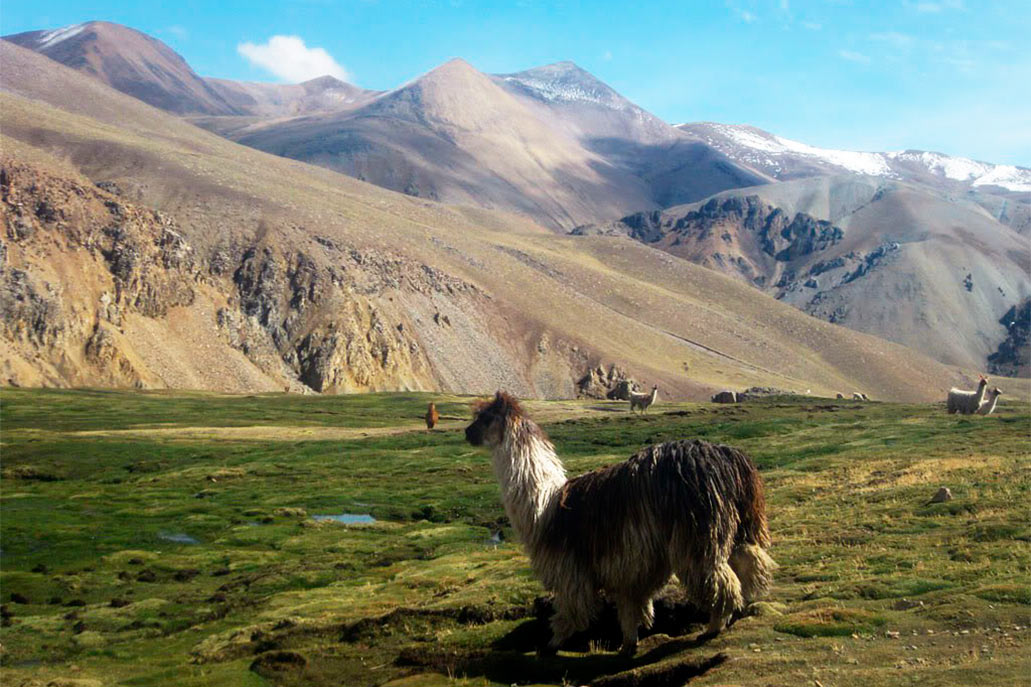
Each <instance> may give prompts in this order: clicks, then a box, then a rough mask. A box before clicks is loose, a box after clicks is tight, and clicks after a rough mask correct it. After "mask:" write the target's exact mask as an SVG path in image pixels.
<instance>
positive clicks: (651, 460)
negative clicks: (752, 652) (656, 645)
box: [465, 391, 776, 655]
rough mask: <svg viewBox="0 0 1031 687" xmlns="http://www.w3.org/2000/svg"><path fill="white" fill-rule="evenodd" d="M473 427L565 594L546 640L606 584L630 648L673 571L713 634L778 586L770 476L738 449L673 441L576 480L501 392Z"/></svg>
mask: <svg viewBox="0 0 1031 687" xmlns="http://www.w3.org/2000/svg"><path fill="white" fill-rule="evenodd" d="M465 437H466V440H467V441H468V442H469V443H470V444H472V445H474V446H481V445H482V446H486V447H487V448H489V449H490V450H491V462H492V464H493V467H494V473H495V475H496V476H497V479H498V482H499V483H500V485H501V496H502V501H503V503H504V506H505V513H506V514H507V515H508V519H509V520H510V521H511V523H512V527H513V528H514V529H515V532H516V534H517V535H518V536H519V539H520V540H521V541H522V542H523V545H524V546H525V547H526V549H527V552H528V554H529V557H530V561H531V565H532V567H533V570H534V573H535V574H536V576H537V577H538V579H539V580H540V581H541V583H542V584H543V585H544V587H545V588H546V589H548V590H549V591H551V592H553V593H554V595H555V609H556V610H555V614H554V616H552V619H551V629H552V637H551V641H550V642H549V644H548V651H556V650H557V649H558V647H559V646H560V645H561V644H562V642H563V641H565V640H566V639H567V638H569V636H570V635H572V634H573V633H574V632H577V631H579V630H582V629H584V628H586V627H587V626H588V625H589V624H590V622H591V620H592V619H593V618H594V617H595V616H596V614H597V613H598V611H599V610H600V606H601V602H602V599H601V596H600V594H601V593H602V592H604V595H605V598H606V599H608V600H610V601H612V602H614V603H615V605H616V609H617V612H618V615H619V622H620V627H621V629H622V633H623V643H622V646H621V649H620V651H621V653H623V654H624V655H633V653H634V652H635V651H636V648H637V637H638V630H639V628H640V627H641V626H642V625H644V626H645V627H648V626H650V625H651V623H652V620H653V619H654V613H653V608H652V599H653V598H654V596H655V594H656V593H657V592H658V591H659V590H660V589H661V588H662V587H663V586H664V585H665V584H666V582H667V581H669V579H670V577H671V576H672V575H673V574H674V573H676V575H677V577H678V579H679V580H680V583H681V584H682V585H684V586H685V588H686V589H687V590H688V592H689V593H690V595H691V597H692V599H693V600H694V601H695V602H696V603H698V604H699V605H700V606H702V607H703V608H708V609H709V610H710V616H709V624H708V628H707V630H706V632H705V635H706V636H713V635H715V634H717V633H719V632H720V631H721V630H722V629H723V628H724V627H726V626H727V624H728V622H729V621H731V620H732V618H733V617H734V614H735V613H736V612H739V611H741V610H742V609H743V608H744V607H745V606H746V605H747V604H749V603H751V602H753V601H754V600H756V599H758V598H760V597H761V596H762V595H764V594H765V593H766V592H767V590H768V589H769V585H770V580H771V577H772V572H773V569H774V567H776V564H775V563H774V562H773V559H771V558H770V557H769V556H768V555H767V553H766V550H765V549H766V548H768V547H769V544H770V534H769V529H768V527H767V523H766V506H765V497H764V491H763V484H762V480H761V479H760V477H759V473H758V472H757V470H756V468H755V466H754V465H753V464H752V462H751V460H749V458H748V457H747V456H745V454H743V453H742V452H740V451H738V450H737V449H734V448H731V447H730V446H722V445H716V444H710V443H708V442H704V441H697V440H695V441H686V440H684V441H675V442H670V443H666V444H660V445H656V446H649V447H647V448H644V449H641V450H640V451H638V452H637V453H636V454H635V455H633V456H632V457H631V458H630V459H629V460H627V461H626V462H624V463H620V464H616V465H612V466H609V467H606V468H600V469H598V470H595V471H593V472H588V473H586V474H584V475H580V476H579V477H575V478H573V479H569V480H567V479H566V474H565V469H564V468H563V466H562V462H561V461H560V460H559V459H558V456H556V454H555V447H554V446H553V445H552V444H551V442H550V441H549V440H548V438H547V436H545V434H544V432H543V431H541V429H540V427H538V426H537V424H536V423H534V422H533V421H532V420H530V419H529V418H528V417H527V416H526V415H525V414H524V413H523V410H522V408H521V407H520V406H519V403H518V401H516V399H514V398H513V397H511V396H509V395H508V394H505V393H503V392H500V391H499V392H498V393H497V394H496V395H495V396H494V398H493V399H491V400H489V401H485V402H483V403H481V404H480V405H479V407H478V408H477V410H476V414H475V419H474V420H473V422H472V424H470V425H469V426H468V427H467V428H466V430H465ZM542 651H543V649H542Z"/></svg>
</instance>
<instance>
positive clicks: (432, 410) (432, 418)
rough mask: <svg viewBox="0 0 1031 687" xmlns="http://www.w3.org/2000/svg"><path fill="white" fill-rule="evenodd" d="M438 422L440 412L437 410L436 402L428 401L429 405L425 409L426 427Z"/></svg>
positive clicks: (429, 427) (430, 427)
mask: <svg viewBox="0 0 1031 687" xmlns="http://www.w3.org/2000/svg"><path fill="white" fill-rule="evenodd" d="M438 422H440V413H438V412H437V404H436V403H430V407H429V408H427V409H426V429H433V428H434V427H436V426H437V423H438Z"/></svg>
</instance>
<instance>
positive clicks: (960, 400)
mask: <svg viewBox="0 0 1031 687" xmlns="http://www.w3.org/2000/svg"><path fill="white" fill-rule="evenodd" d="M978 379H979V381H978V382H977V391H966V390H964V389H957V388H956V387H952V388H951V389H949V396H948V399H947V400H946V402H945V405H946V407H947V408H948V411H949V415H952V414H953V413H959V414H960V415H973V414H974V413H976V412H977V410H978V408H980V407H981V401H983V400H984V392H985V389H987V388H988V378H987V377H985V376H984V375H978Z"/></svg>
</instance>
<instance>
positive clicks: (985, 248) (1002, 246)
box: [576, 175, 1031, 369]
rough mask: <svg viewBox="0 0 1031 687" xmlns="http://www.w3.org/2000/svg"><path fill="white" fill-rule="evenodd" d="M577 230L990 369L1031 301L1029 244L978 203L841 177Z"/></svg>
mask: <svg viewBox="0 0 1031 687" xmlns="http://www.w3.org/2000/svg"><path fill="white" fill-rule="evenodd" d="M576 233H578V234H591V233H609V234H612V233H615V234H625V235H629V236H631V237H633V238H636V239H638V240H640V241H642V242H644V243H647V244H648V245H651V246H655V247H658V248H661V249H663V250H666V251H668V252H669V253H671V254H673V255H676V256H678V257H682V258H684V259H687V260H690V261H692V262H695V263H697V264H700V265H704V266H706V267H709V268H711V269H715V270H717V271H720V272H722V273H724V274H727V275H730V276H733V277H735V278H737V279H739V280H741V281H743V282H745V283H749V284H751V285H753V286H755V287H756V288H758V289H761V290H763V291H765V292H766V293H768V294H770V295H772V296H774V297H775V298H777V299H779V300H781V301H782V302H785V303H791V304H792V305H794V306H796V307H798V308H800V309H801V310H803V311H805V312H807V313H809V314H811V315H814V316H816V317H820V318H822V319H826V320H828V321H830V322H835V323H838V324H843V325H845V326H848V327H850V328H853V329H856V330H859V331H864V332H867V333H870V334H874V335H877V336H881V337H884V338H886V339H889V340H892V341H897V342H899V343H902V344H905V345H907V346H911V347H913V348H915V349H918V350H921V351H923V352H925V353H927V354H928V355H931V356H932V357H934V358H936V359H938V360H941V361H943V362H946V363H950V364H954V365H962V366H966V367H971V368H982V369H983V368H985V367H986V365H987V359H988V356H989V355H990V354H992V353H993V352H995V351H996V349H997V348H998V347H999V345H1000V343H1002V341H1003V340H1004V339H1005V338H1006V337H1007V330H1006V328H1005V327H1004V326H1002V325H1001V324H1000V323H999V320H1000V318H1001V317H1002V316H1003V314H1004V313H1006V312H1007V311H1008V310H1009V309H1010V308H1011V307H1012V306H1014V305H1015V304H1016V303H1018V302H1020V301H1021V300H1023V299H1026V298H1027V297H1028V296H1029V295H1031V280H1029V278H1028V274H1029V272H1031V254H1029V252H1028V250H1027V240H1026V237H1023V236H1021V235H1020V234H1018V233H1017V232H1015V231H1014V230H1012V229H1011V228H1009V227H1007V226H1004V225H1002V224H1000V223H999V222H997V221H996V220H995V219H994V218H993V217H991V216H990V215H989V214H988V213H987V212H986V211H985V210H984V209H983V208H981V207H980V206H979V205H978V204H977V203H975V202H973V201H957V200H955V199H952V198H950V197H948V196H947V195H944V194H941V193H938V192H935V191H933V190H931V189H929V188H928V187H926V186H922V185H919V184H914V183H908V182H901V181H894V180H889V179H883V178H876V177H869V176H865V177H864V176H857V175H842V176H825V177H815V178H808V179H796V180H794V181H787V182H780V183H776V184H768V185H764V186H759V187H755V188H750V189H736V190H733V191H725V192H723V193H720V194H717V195H716V196H714V197H712V198H710V199H707V200H705V201H700V202H698V203H694V204H690V205H685V206H680V207H675V208H669V209H666V210H663V211H645V212H640V213H635V214H632V215H628V216H627V217H624V218H623V219H622V220H620V221H618V222H616V223H611V224H607V225H602V226H595V227H581V228H579V229H578V230H577V231H576Z"/></svg>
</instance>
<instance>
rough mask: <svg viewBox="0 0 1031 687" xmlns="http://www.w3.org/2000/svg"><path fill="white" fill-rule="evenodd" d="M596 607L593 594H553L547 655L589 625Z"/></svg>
mask: <svg viewBox="0 0 1031 687" xmlns="http://www.w3.org/2000/svg"><path fill="white" fill-rule="evenodd" d="M596 605H597V604H596V601H595V599H594V596H593V594H583V593H572V594H558V593H556V594H555V614H554V615H552V616H551V640H550V641H549V642H548V651H549V653H552V654H553V653H555V652H556V651H558V648H559V646H561V645H562V643H563V642H564V641H566V640H567V639H569V638H570V637H571V636H572V635H573V634H574V633H575V632H577V631H579V630H583V629H586V628H587V626H588V625H590V623H591V617H592V616H593V615H594V611H595V608H596Z"/></svg>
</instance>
